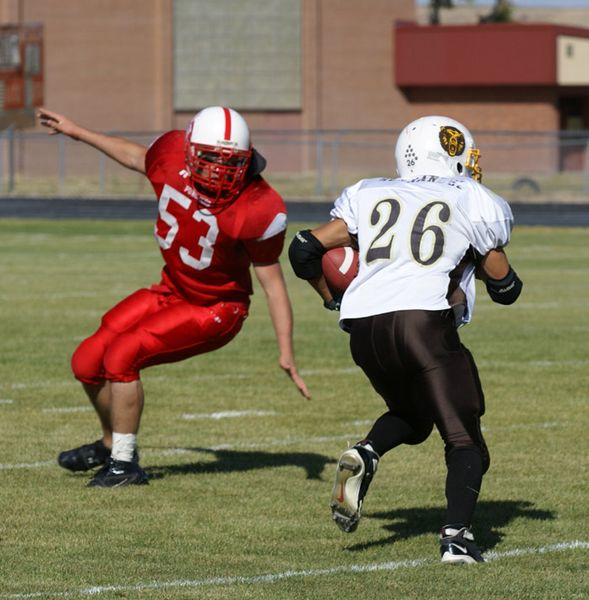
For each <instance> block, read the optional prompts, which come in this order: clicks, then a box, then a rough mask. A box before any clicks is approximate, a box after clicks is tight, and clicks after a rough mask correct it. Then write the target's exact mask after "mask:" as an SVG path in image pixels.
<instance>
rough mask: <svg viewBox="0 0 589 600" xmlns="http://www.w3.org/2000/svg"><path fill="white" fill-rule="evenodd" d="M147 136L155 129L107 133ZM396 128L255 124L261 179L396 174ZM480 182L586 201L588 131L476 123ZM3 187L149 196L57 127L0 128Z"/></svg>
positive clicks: (335, 182) (326, 181) (535, 197)
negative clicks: (50, 131) (480, 127)
mask: <svg viewBox="0 0 589 600" xmlns="http://www.w3.org/2000/svg"><path fill="white" fill-rule="evenodd" d="M108 133H110V134H112V135H118V136H122V137H126V138H129V139H131V140H133V141H136V142H138V143H141V144H145V145H148V144H149V143H150V142H151V141H152V140H153V139H155V138H156V137H157V135H158V132H143V133H137V132H133V133H129V132H108ZM397 134H398V131H393V130H329V131H325V130H313V131H266V130H259V131H253V132H252V139H253V141H254V146H255V147H256V148H257V149H258V150H259V151H260V152H261V153H262V154H263V155H264V156H265V157H266V158H267V160H268V168H267V171H266V172H265V176H266V177H267V179H268V180H269V181H270V182H271V183H272V184H273V185H275V187H276V188H277V189H278V190H279V191H280V192H281V193H282V195H283V196H285V197H286V198H309V199H312V198H321V199H325V198H332V197H333V196H334V195H335V194H337V193H339V191H340V190H341V189H342V188H343V187H344V186H346V185H350V184H352V183H354V182H355V181H357V180H358V179H361V178H364V177H376V176H394V174H395V164H394V144H395V140H396V137H397ZM474 135H475V139H476V140H477V145H478V146H479V148H480V149H481V155H482V157H481V164H482V166H483V172H484V178H483V182H484V183H485V184H486V185H488V186H489V187H491V188H492V189H494V190H495V191H496V192H498V193H500V194H502V195H504V196H505V197H506V198H508V199H510V200H514V199H517V200H522V201H525V200H530V201H554V202H557V201H567V202H585V201H586V199H587V198H589V151H588V146H589V131H576V132H517V131H479V132H474ZM0 193H1V194H3V195H15V196H18V195H28V196H30V195H35V196H43V195H54V196H80V197H100V196H109V197H116V196H124V197H127V198H128V197H138V198H141V197H151V195H152V191H151V187H150V185H149V182H148V181H147V179H146V178H145V177H143V176H142V175H140V174H138V173H135V172H132V171H129V170H127V169H125V168H124V167H122V166H120V165H118V164H117V163H115V162H114V161H112V160H110V159H108V158H107V157H105V156H104V155H102V154H101V153H100V152H97V151H96V150H95V149H93V148H90V147H88V146H86V145H85V144H83V143H80V142H75V141H73V140H71V139H69V138H66V137H64V136H61V135H55V136H50V135H47V133H45V132H30V131H28V132H27V131H15V130H12V129H8V130H5V131H3V132H1V133H0Z"/></svg>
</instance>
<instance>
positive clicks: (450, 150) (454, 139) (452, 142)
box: [440, 125, 465, 156]
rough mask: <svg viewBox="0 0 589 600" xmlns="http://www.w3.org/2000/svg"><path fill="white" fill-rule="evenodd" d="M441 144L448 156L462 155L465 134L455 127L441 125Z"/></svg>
mask: <svg viewBox="0 0 589 600" xmlns="http://www.w3.org/2000/svg"><path fill="white" fill-rule="evenodd" d="M440 144H441V145H442V148H444V150H445V151H446V153H447V154H448V156H460V155H461V154H462V153H463V152H464V146H465V142H464V134H463V133H462V131H460V130H459V129H456V128H455V127H450V126H448V125H445V126H444V127H440Z"/></svg>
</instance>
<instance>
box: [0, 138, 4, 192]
mask: <svg viewBox="0 0 589 600" xmlns="http://www.w3.org/2000/svg"><path fill="white" fill-rule="evenodd" d="M4 137H5V136H4V131H0V194H3V193H4Z"/></svg>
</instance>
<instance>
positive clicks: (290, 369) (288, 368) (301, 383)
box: [280, 360, 311, 400]
mask: <svg viewBox="0 0 589 600" xmlns="http://www.w3.org/2000/svg"><path fill="white" fill-rule="evenodd" d="M280 368H281V369H282V370H283V371H284V372H285V373H286V374H287V375H288V376H289V377H290V378H291V380H292V382H293V383H294V384H295V385H296V386H297V389H298V390H299V392H300V393H301V395H302V396H304V397H305V398H306V399H307V400H310V399H311V394H310V393H309V390H308V389H307V384H306V383H305V380H304V379H303V378H302V377H301V376H300V375H299V372H298V371H297V368H296V366H295V365H294V363H292V362H289V361H285V360H281V361H280Z"/></svg>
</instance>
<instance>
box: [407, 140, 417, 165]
mask: <svg viewBox="0 0 589 600" xmlns="http://www.w3.org/2000/svg"><path fill="white" fill-rule="evenodd" d="M405 162H406V163H407V166H408V167H414V166H415V163H416V162H417V154H415V150H413V147H412V146H411V144H409V145H408V146H407V150H405Z"/></svg>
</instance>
